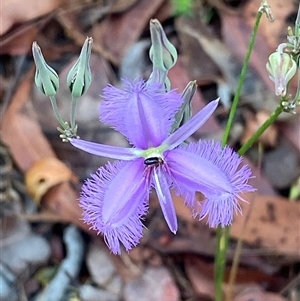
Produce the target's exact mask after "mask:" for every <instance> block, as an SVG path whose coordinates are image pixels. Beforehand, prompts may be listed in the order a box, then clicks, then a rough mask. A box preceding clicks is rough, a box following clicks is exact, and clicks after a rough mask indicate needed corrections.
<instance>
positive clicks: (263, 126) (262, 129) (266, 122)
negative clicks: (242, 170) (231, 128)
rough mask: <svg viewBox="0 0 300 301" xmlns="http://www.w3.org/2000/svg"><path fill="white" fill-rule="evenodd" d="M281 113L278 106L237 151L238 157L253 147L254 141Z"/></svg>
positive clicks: (281, 109)
mask: <svg viewBox="0 0 300 301" xmlns="http://www.w3.org/2000/svg"><path fill="white" fill-rule="evenodd" d="M282 112H283V107H282V105H281V104H280V105H279V106H278V107H277V108H276V109H275V111H274V112H273V113H272V114H271V116H270V117H269V118H268V119H267V120H266V121H265V122H264V123H263V124H262V125H261V126H260V128H259V129H258V130H257V131H256V132H255V133H254V134H253V135H252V136H251V137H250V138H249V140H248V141H247V142H246V143H245V144H244V145H243V146H242V147H241V148H240V149H239V151H238V153H239V155H241V156H242V155H244V154H245V153H246V151H247V150H248V149H249V148H250V147H251V146H252V145H253V143H254V142H255V141H257V139H258V138H259V137H260V136H261V135H262V134H263V132H264V131H265V130H266V129H267V128H268V127H269V126H270V125H271V124H272V123H273V122H274V121H275V120H276V119H277V117H278V116H279V115H280V114H281V113H282Z"/></svg>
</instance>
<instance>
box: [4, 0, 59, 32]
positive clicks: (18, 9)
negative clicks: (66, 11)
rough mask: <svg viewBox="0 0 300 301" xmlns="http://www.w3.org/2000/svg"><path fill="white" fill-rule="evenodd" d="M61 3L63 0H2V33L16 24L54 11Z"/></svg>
mask: <svg viewBox="0 0 300 301" xmlns="http://www.w3.org/2000/svg"><path fill="white" fill-rule="evenodd" d="M60 3H61V0H45V1H43V2H36V1H35V0H28V1H26V2H24V1H22V0H2V1H1V6H0V15H1V28H0V35H3V34H4V33H5V32H7V31H8V30H9V29H10V28H11V27H13V25H15V24H21V23H24V22H27V21H30V20H32V19H35V18H38V17H40V16H42V15H46V14H48V13H50V12H52V11H53V10H55V9H56V8H57V7H58V6H59V5H60Z"/></svg>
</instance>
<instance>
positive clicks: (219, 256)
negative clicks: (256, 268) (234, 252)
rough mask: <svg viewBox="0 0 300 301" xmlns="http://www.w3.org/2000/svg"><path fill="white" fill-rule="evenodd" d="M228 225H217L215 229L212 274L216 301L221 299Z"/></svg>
mask: <svg viewBox="0 0 300 301" xmlns="http://www.w3.org/2000/svg"><path fill="white" fill-rule="evenodd" d="M229 232H230V227H229V226H227V227H225V228H222V227H221V226H218V229H217V253H216V258H215V266H214V275H215V287H216V298H215V300H216V301H222V300H223V297H222V283H223V278H224V273H225V264H226V252H227V247H228V241H229Z"/></svg>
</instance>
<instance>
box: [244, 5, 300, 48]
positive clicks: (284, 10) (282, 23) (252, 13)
mask: <svg viewBox="0 0 300 301" xmlns="http://www.w3.org/2000/svg"><path fill="white" fill-rule="evenodd" d="M260 4H261V0H251V1H248V3H247V4H246V5H245V6H244V7H243V11H242V13H241V14H242V18H243V20H244V22H246V23H247V24H249V25H250V26H251V28H253V26H254V23H255V17H256V14H257V11H258V8H259V6H260ZM268 4H269V5H270V8H271V11H272V14H273V16H274V19H275V20H274V22H270V21H269V20H268V18H267V17H266V16H265V15H264V16H263V17H262V18H261V21H260V24H259V33H260V34H261V35H262V36H263V38H264V41H265V44H267V45H269V46H270V47H271V48H272V49H273V51H275V49H276V48H277V46H278V44H280V43H282V42H283V41H281V39H282V37H284V36H286V35H287V31H286V29H287V24H286V20H287V18H288V17H289V16H290V15H291V14H292V13H293V12H296V10H295V8H296V5H295V4H296V3H295V1H294V0H285V1H282V0H268Z"/></svg>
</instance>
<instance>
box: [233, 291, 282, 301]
mask: <svg viewBox="0 0 300 301" xmlns="http://www.w3.org/2000/svg"><path fill="white" fill-rule="evenodd" d="M250 300H251V301H287V299H285V298H283V297H281V296H280V295H279V294H274V293H268V292H263V291H259V290H258V289H254V290H252V291H251V290H250V289H245V291H244V292H241V293H240V294H239V295H238V296H236V297H235V298H234V299H233V301H250Z"/></svg>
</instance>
